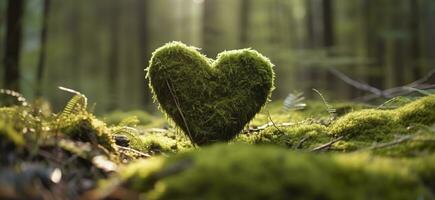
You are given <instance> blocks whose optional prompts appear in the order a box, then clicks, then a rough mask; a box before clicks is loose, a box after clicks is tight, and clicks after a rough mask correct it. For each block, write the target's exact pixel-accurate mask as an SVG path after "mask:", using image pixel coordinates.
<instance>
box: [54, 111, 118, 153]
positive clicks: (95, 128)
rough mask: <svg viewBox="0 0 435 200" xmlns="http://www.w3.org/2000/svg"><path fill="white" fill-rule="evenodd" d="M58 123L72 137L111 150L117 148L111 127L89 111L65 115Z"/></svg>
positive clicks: (59, 127) (64, 132)
mask: <svg viewBox="0 0 435 200" xmlns="http://www.w3.org/2000/svg"><path fill="white" fill-rule="evenodd" d="M57 124H58V129H59V130H60V131H61V132H62V133H63V134H65V135H67V136H68V137H70V138H71V139H74V140H78V141H83V142H90V143H92V144H94V145H101V146H103V147H105V148H106V149H108V150H111V151H115V149H116V148H115V143H114V141H113V138H112V134H111V132H110V129H109V128H107V126H106V124H105V123H104V122H103V121H100V120H98V119H97V118H95V117H94V116H93V115H91V114H89V113H87V114H80V115H67V116H63V117H61V118H59V119H58V122H57Z"/></svg>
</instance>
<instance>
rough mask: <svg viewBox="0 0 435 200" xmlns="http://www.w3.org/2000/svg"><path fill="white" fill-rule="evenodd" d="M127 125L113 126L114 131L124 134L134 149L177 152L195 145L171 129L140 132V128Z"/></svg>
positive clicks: (152, 151) (151, 151) (154, 152)
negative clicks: (126, 127) (126, 126)
mask: <svg viewBox="0 0 435 200" xmlns="http://www.w3.org/2000/svg"><path fill="white" fill-rule="evenodd" d="M124 129H125V127H119V126H117V127H113V128H112V131H113V132H114V133H116V134H120V135H124V136H126V137H127V138H128V140H129V146H130V147H131V148H133V149H136V150H139V151H142V152H147V153H150V154H160V153H177V152H180V151H186V150H189V149H192V148H193V146H192V144H191V143H190V142H189V139H188V138H187V137H186V136H185V135H183V134H181V133H180V134H179V133H176V132H175V130H173V129H170V130H167V131H164V132H153V131H147V132H140V129H132V128H128V129H125V130H124Z"/></svg>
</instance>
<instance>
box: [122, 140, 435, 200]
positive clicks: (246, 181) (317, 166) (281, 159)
mask: <svg viewBox="0 0 435 200" xmlns="http://www.w3.org/2000/svg"><path fill="white" fill-rule="evenodd" d="M421 162H424V161H421ZM397 166H400V167H397ZM420 166H421V165H420ZM414 167H415V166H414V165H413V164H410V162H408V161H401V160H392V159H386V158H379V157H373V156H370V155H368V154H347V155H329V154H321V155H313V154H304V153H294V152H289V151H288V150H285V149H280V148H273V147H268V146H261V147H260V146H252V145H240V144H239V145H225V144H223V145H215V146H212V147H209V148H204V149H202V150H200V151H195V152H190V153H187V154H180V155H177V156H174V157H171V158H169V159H166V160H162V158H157V159H155V160H147V161H141V162H138V163H135V164H133V165H131V166H129V167H127V168H126V169H124V170H122V172H121V177H122V180H123V181H122V184H123V185H124V186H125V187H127V188H130V189H132V190H134V191H139V192H141V193H142V195H143V198H146V199H418V198H426V197H429V196H428V191H427V188H426V187H425V185H424V184H423V183H422V182H421V179H423V178H424V179H423V180H426V179H428V178H429V177H433V176H432V175H433V174H431V173H433V171H434V170H435V169H434V168H433V167H430V170H428V169H427V168H424V169H425V170H420V171H421V173H413V172H414V171H418V169H414ZM429 172H431V173H429ZM428 181H429V182H430V181H431V180H430V179H429V180H428Z"/></svg>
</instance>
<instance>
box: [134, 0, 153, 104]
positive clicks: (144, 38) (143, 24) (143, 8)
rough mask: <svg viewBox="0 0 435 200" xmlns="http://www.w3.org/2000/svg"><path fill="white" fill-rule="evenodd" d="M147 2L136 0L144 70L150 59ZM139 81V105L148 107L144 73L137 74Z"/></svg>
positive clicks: (149, 102) (149, 97) (149, 93)
mask: <svg viewBox="0 0 435 200" xmlns="http://www.w3.org/2000/svg"><path fill="white" fill-rule="evenodd" d="M148 5H149V2H148V0H138V6H137V14H138V18H139V19H138V26H139V28H138V30H139V55H140V56H139V57H140V59H141V60H140V63H144V65H143V66H144V68H147V67H148V61H149V59H150V51H149V50H150V49H149V41H148V37H149V36H148V33H149V32H148V23H147V22H148V20H147V16H146V12H147V11H148ZM138 75H139V76H140V79H139V80H142V82H141V83H142V84H141V103H142V105H144V106H146V107H149V106H151V105H152V100H151V99H152V98H151V92H150V89H149V88H148V84H147V82H146V81H145V80H144V76H145V75H144V73H138Z"/></svg>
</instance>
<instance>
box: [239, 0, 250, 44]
mask: <svg viewBox="0 0 435 200" xmlns="http://www.w3.org/2000/svg"><path fill="white" fill-rule="evenodd" d="M250 8H251V2H250V0H242V2H241V6H240V36H239V37H240V38H239V40H240V44H241V46H242V47H246V45H247V44H248V42H249V38H248V37H249V35H248V33H249V11H250Z"/></svg>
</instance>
